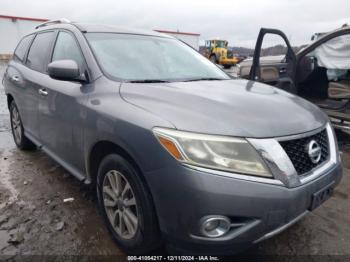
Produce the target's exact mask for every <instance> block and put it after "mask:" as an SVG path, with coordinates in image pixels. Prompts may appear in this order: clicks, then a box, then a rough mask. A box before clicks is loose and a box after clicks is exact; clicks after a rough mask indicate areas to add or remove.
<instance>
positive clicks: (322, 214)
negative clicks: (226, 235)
mask: <svg viewBox="0 0 350 262" xmlns="http://www.w3.org/2000/svg"><path fill="white" fill-rule="evenodd" d="M3 71H4V64H0V79H2V73H3ZM8 119H9V117H8V112H7V107H6V98H5V96H4V92H3V88H2V87H1V85H0V254H3V255H8V256H9V257H13V256H16V255H19V254H21V255H23V254H25V255H121V256H122V255H123V254H122V252H121V251H120V250H119V249H118V247H117V246H116V245H115V244H114V242H113V241H112V240H111V237H110V236H109V234H108V232H107V230H106V229H105V227H104V225H103V222H102V219H101V218H100V216H99V215H98V211H97V208H96V200H95V195H94V192H92V191H91V190H90V189H89V188H88V187H87V186H84V185H83V184H82V183H80V182H78V181H77V180H76V179H75V178H73V177H72V176H70V175H69V174H68V172H67V171H65V170H64V169H63V168H62V167H60V166H59V165H57V164H56V163H55V162H54V161H53V160H51V159H50V158H49V157H48V156H46V155H45V154H44V153H43V152H41V151H40V150H37V151H34V152H21V151H19V150H17V149H16V147H15V145H14V142H13V140H12V136H11V133H10V131H9V121H8ZM346 139H348V141H350V139H349V138H348V137H346V136H344V137H343V136H342V138H341V141H340V144H341V150H342V151H343V163H344V177H343V180H342V182H341V184H340V185H339V186H338V188H337V189H336V191H335V193H334V196H333V197H332V198H331V199H330V200H329V201H327V202H326V203H325V204H324V205H323V206H321V207H319V208H318V209H316V210H315V211H314V212H313V213H310V214H309V215H308V216H306V217H305V218H304V219H303V220H302V221H300V222H299V223H297V224H295V225H294V226H292V227H291V228H289V229H288V230H286V231H284V232H283V233H281V234H280V235H278V236H276V237H275V238H272V239H270V240H267V241H265V242H263V243H261V244H259V245H256V246H254V247H253V248H251V249H250V250H248V251H246V252H245V253H244V254H255V255H256V254H261V255H313V254H320V255H350V201H349V192H350V177H349V176H350V170H349V168H350V161H349V159H350V147H348V146H347V144H346V143H345V142H343V141H345V140H346ZM70 197H73V198H74V201H72V202H68V203H64V202H63V200H64V199H65V198H70ZM0 260H1V257H0ZM282 260H283V259H282Z"/></svg>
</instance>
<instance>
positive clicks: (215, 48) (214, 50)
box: [203, 39, 239, 68]
mask: <svg viewBox="0 0 350 262" xmlns="http://www.w3.org/2000/svg"><path fill="white" fill-rule="evenodd" d="M227 46H228V42H227V41H226V40H217V39H215V40H206V41H205V48H204V53H203V55H204V56H205V57H207V58H208V59H210V61H212V62H213V63H216V64H219V65H223V66H224V67H225V68H230V67H231V66H233V65H235V64H237V63H238V61H239V59H238V58H237V57H234V56H233V53H232V51H229V50H228V49H227Z"/></svg>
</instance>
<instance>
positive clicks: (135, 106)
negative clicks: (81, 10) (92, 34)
mask: <svg viewBox="0 0 350 262" xmlns="http://www.w3.org/2000/svg"><path fill="white" fill-rule="evenodd" d="M48 28H50V29H52V30H59V29H60V30H61V29H62V30H69V31H70V32H72V33H74V35H75V36H76V39H77V41H78V42H79V45H80V47H81V48H82V53H83V54H84V56H85V60H86V63H87V65H88V73H89V77H90V82H89V83H88V84H86V83H79V82H69V81H59V80H54V79H52V78H50V77H49V76H48V75H47V74H42V73H38V72H34V71H32V70H31V69H28V68H27V67H25V66H23V65H21V64H19V63H18V62H15V61H11V62H10V64H9V68H8V71H7V73H6V74H5V79H4V85H5V92H6V94H8V95H11V96H13V98H14V100H15V101H16V103H17V105H18V108H19V111H20V114H21V116H22V118H23V123H24V127H25V129H26V133H27V135H28V136H29V137H30V138H31V139H33V141H34V142H35V143H36V144H37V145H39V146H41V147H42V148H43V150H44V151H45V152H47V153H48V154H49V155H51V156H52V157H53V158H54V159H55V160H56V161H57V162H59V163H60V164H62V165H63V166H64V167H65V168H66V169H67V170H69V171H70V172H72V173H73V174H74V175H75V176H76V177H77V178H79V179H80V180H83V179H85V182H90V180H91V178H92V177H91V173H90V171H91V170H89V162H90V161H94V159H91V156H90V154H91V151H92V149H93V148H94V146H95V145H96V144H97V143H100V142H105V141H108V142H111V143H113V144H115V145H118V146H119V147H121V148H123V149H124V150H125V152H127V154H128V155H129V156H130V157H131V158H132V159H133V160H134V161H135V163H136V164H137V165H138V167H139V169H140V170H141V173H142V175H143V176H144V179H145V182H146V185H147V186H148V187H149V189H150V192H151V194H152V197H153V199H154V204H155V207H156V211H157V216H158V220H159V223H160V229H161V231H162V233H163V235H164V236H165V238H166V239H167V240H168V241H169V242H170V243H172V244H178V245H180V246H183V247H187V248H190V249H192V250H195V249H197V250H202V251H203V252H209V251H211V250H213V251H214V250H215V251H218V252H219V253H231V252H235V251H238V250H241V249H242V248H244V247H246V246H247V245H250V244H251V243H253V242H254V241H255V240H257V239H258V238H261V237H262V236H264V235H265V234H267V233H269V232H270V231H273V230H274V229H276V228H279V227H280V226H281V224H285V223H288V221H290V220H292V219H294V218H295V217H297V216H298V215H300V213H301V212H304V211H305V209H307V208H308V204H309V202H310V201H311V200H310V199H311V195H312V193H314V192H316V191H318V190H319V189H320V188H322V187H323V186H324V185H326V184H327V183H331V182H336V183H338V182H339V180H340V178H341V166H340V163H337V165H336V166H335V167H334V168H333V169H332V170H330V171H327V173H325V174H324V175H323V176H320V177H318V178H317V179H315V180H313V181H311V182H309V183H307V184H305V185H302V186H300V187H296V188H292V189H291V188H286V187H284V186H283V185H272V184H263V183H259V182H253V181H246V180H240V179H236V178H229V177H223V176H219V175H216V174H213V173H207V172H204V171H199V170H194V169H191V168H188V167H184V166H183V165H181V164H180V163H179V162H177V161H176V160H174V159H173V158H172V157H171V156H170V155H169V154H168V153H167V152H166V151H165V150H164V148H163V147H162V146H161V145H160V143H159V142H158V141H157V139H156V137H155V136H154V135H153V133H152V128H153V127H156V126H158V127H166V128H177V129H181V130H186V131H192V132H199V133H206V134H217V135H226V136H240V137H250V138H267V137H280V136H287V135H295V134H300V133H305V132H308V131H311V130H315V129H317V128H320V127H322V126H324V125H325V124H326V122H327V120H328V119H327V116H326V115H325V114H324V113H322V112H321V111H320V110H319V109H318V108H317V107H316V106H314V105H312V104H311V103H309V102H307V101H305V100H303V99H301V98H299V97H296V96H294V95H291V94H289V93H286V92H284V91H281V90H278V89H275V88H272V87H269V86H267V85H263V84H259V83H255V82H252V81H245V80H227V81H201V82H186V83H161V84H141V83H119V82H114V81H112V80H110V79H107V78H106V77H105V76H103V75H102V73H101V71H100V69H99V67H98V65H97V63H96V61H95V58H94V56H93V54H92V52H91V50H90V49H89V46H88V44H87V43H86V40H85V38H84V36H83V33H81V31H79V30H78V28H77V27H76V26H73V25H57V26H50V27H48ZM96 30H97V29H96ZM111 30H112V29H111ZM152 34H153V33H152ZM152 34H151V35H152ZM15 74H20V77H22V78H21V79H20V82H19V84H17V85H14V84H13V83H12V82H11V80H10V79H11V77H12V76H13V75H15ZM31 83H35V85H34V84H31ZM42 87H45V88H46V89H47V92H48V95H47V96H44V97H43V96H39V94H38V89H39V88H42ZM252 192H253V193H252ZM286 207H287V208H286ZM212 214H220V215H228V216H232V219H234V218H235V217H243V218H244V219H247V221H246V223H247V225H246V226H245V227H244V230H241V231H236V232H235V233H234V234H232V235H228V236H226V238H224V239H216V240H209V239H203V238H193V237H191V236H194V235H196V228H197V227H198V225H197V222H198V219H199V218H200V217H202V216H205V215H212ZM270 216H272V217H275V218H276V219H272V218H271V217H270ZM249 223H251V224H249ZM269 223H270V224H269Z"/></svg>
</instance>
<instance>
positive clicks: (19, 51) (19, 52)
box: [13, 35, 34, 62]
mask: <svg viewBox="0 0 350 262" xmlns="http://www.w3.org/2000/svg"><path fill="white" fill-rule="evenodd" d="M33 37H34V35H28V36H25V37H23V38H22V40H21V41H20V42H19V44H18V45H17V47H16V50H15V53H14V56H13V57H14V59H16V60H18V61H21V62H23V59H24V56H25V54H26V51H27V49H28V46H29V44H30V43H31V41H32V39H33Z"/></svg>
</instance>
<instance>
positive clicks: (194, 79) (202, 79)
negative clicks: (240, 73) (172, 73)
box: [183, 77, 225, 82]
mask: <svg viewBox="0 0 350 262" xmlns="http://www.w3.org/2000/svg"><path fill="white" fill-rule="evenodd" d="M214 80H225V79H222V78H215V77H201V78H193V79H186V80H184V81H183V82H194V81H214Z"/></svg>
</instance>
